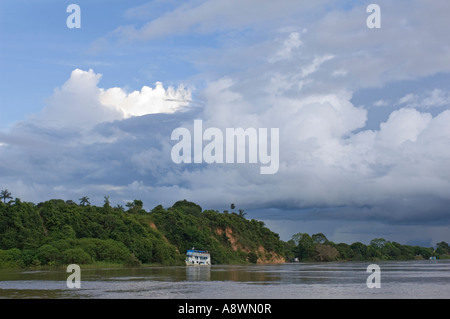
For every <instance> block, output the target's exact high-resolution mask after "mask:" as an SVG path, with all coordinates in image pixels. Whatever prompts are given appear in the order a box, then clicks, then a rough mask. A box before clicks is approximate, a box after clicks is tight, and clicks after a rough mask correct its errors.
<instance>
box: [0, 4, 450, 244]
mask: <svg viewBox="0 0 450 319" xmlns="http://www.w3.org/2000/svg"><path fill="white" fill-rule="evenodd" d="M372 3H375V4H377V5H378V8H379V12H378V13H379V15H378V16H373V14H374V13H375V12H374V11H371V10H369V11H368V10H367V8H368V6H369V5H370V4H372ZM70 4H76V5H78V7H79V9H80V11H79V15H75V14H77V13H78V12H75V11H72V10H69V11H68V10H67V8H68V6H69V5H70ZM448 12H450V2H449V1H446V0H434V1H426V0H408V1H406V0H398V1H381V0H380V1H377V2H373V1H345V0H344V1H342V0H341V1H333V0H317V1H302V0H279V1H268V0H267V1H266V0H243V1H230V0H183V1H180V0H154V1H143V0H131V1H119V0H108V1H106V0H95V1H92V0H89V1H87V0H86V1H84V0H73V1H61V0H41V1H31V0H17V1H6V0H1V1H0V189H8V190H9V191H10V192H11V193H12V195H13V197H14V198H16V197H17V198H20V199H21V200H24V201H30V202H34V203H39V202H41V201H45V200H49V199H54V198H58V199H64V200H74V201H78V200H79V198H81V197H82V196H88V197H89V198H90V201H91V203H92V204H94V205H102V204H103V201H104V196H109V200H110V202H111V203H112V204H113V205H123V206H124V205H125V204H126V203H127V202H129V201H132V200H133V199H140V200H142V201H143V202H144V208H145V209H147V210H151V209H152V208H153V207H155V206H157V205H160V204H161V205H163V206H164V207H170V206H172V205H173V203H175V202H176V201H178V200H183V199H187V200H190V201H193V202H195V203H197V204H199V205H201V206H202V208H203V209H214V210H218V211H221V212H222V211H223V210H230V204H231V203H234V204H235V205H236V209H243V210H244V211H245V212H246V213H247V215H246V217H247V218H249V219H250V218H254V219H257V220H262V221H263V222H264V223H265V224H266V226H267V227H269V228H270V229H271V230H273V231H275V232H276V233H278V234H279V235H280V237H281V239H283V240H289V239H290V238H291V236H292V235H293V234H295V233H299V232H302V233H309V234H314V233H319V232H322V233H323V234H325V235H326V236H327V238H328V239H329V240H332V241H334V242H346V243H353V242H356V241H360V242H363V243H366V244H368V243H369V242H370V240H371V239H374V238H380V237H381V238H385V239H386V240H389V241H397V242H399V243H402V244H412V245H421V246H426V247H430V246H434V245H435V244H436V243H438V242H440V241H446V242H450V165H449V164H450V22H449V20H448ZM78 18H79V19H78ZM373 19H376V20H373ZM68 20H69V21H68ZM75 21H78V22H79V23H80V28H70V27H69V26H70V24H71V22H75ZM371 21H378V22H379V23H380V25H379V27H375V28H372V27H369V26H371V24H370V22H371ZM194 120H201V123H202V128H203V130H202V131H200V135H199V136H200V140H201V138H202V135H201V134H202V132H203V131H205V132H206V131H207V129H208V128H212V129H213V130H214V132H216V134H215V135H214V145H215V146H217V148H216V149H215V150H216V151H217V150H218V149H219V148H218V146H219V145H220V144H219V142H218V141H219V140H217V139H218V132H219V133H220V132H222V133H223V136H222V137H223V138H224V139H225V138H226V133H225V132H226V130H227V129H237V128H243V129H248V128H254V129H255V130H256V132H258V133H259V142H260V143H259V144H258V150H260V149H261V145H262V144H261V143H262V142H261V141H264V139H263V138H262V137H263V136H262V135H261V129H267V130H268V131H269V132H271V129H278V130H279V135H278V138H276V136H274V135H271V137H267V138H268V139H266V140H265V141H266V142H269V141H270V142H271V143H275V144H269V145H271V146H270V147H269V149H270V150H271V151H272V153H273V154H275V153H274V151H275V148H274V146H276V148H277V149H278V150H279V158H278V170H277V171H276V172H275V173H274V174H261V172H260V167H261V166H262V158H261V157H259V158H258V160H259V162H257V163H252V162H251V161H250V159H249V158H248V159H246V160H244V163H238V162H234V163H230V162H225V161H224V163H219V162H212V163H210V162H205V161H203V162H201V163H194V161H192V162H191V163H186V162H183V163H176V162H175V161H174V160H173V157H172V151H173V148H174V146H175V145H176V144H177V142H179V141H181V137H180V139H179V140H177V139H174V138H173V136H172V133H173V132H174V130H176V129H177V128H185V129H187V130H188V131H189V132H191V133H192V136H191V137H192V145H193V147H194V144H195V141H194V140H195V139H196V138H197V140H198V136H197V137H195V132H196V131H195V129H194V127H193V125H194ZM209 132H213V131H212V130H209ZM203 139H204V141H203V142H200V143H203V144H202V145H201V146H202V147H205V146H206V145H207V144H208V143H210V142H211V144H208V145H213V142H212V141H213V139H212V136H211V139H210V140H207V139H205V136H203ZM183 141H187V137H186V140H184V138H183ZM189 141H191V140H189ZM216 142H217V143H216ZM224 143H225V141H224ZM252 145H253V144H252ZM255 145H256V144H255ZM244 146H245V145H244ZM246 147H247V151H249V149H250V147H251V142H250V140H249V142H248V144H247V145H246ZM186 149H187V148H186ZM244 149H245V148H244ZM200 151H201V149H200ZM225 151H227V149H226V148H224V152H225ZM192 152H193V154H194V153H195V152H196V151H195V149H192ZM179 154H181V153H179ZM183 154H184V153H183ZM211 154H212V153H211ZM215 154H217V153H215ZM258 154H260V153H258ZM267 154H268V153H267ZM273 154H272V155H273Z"/></svg>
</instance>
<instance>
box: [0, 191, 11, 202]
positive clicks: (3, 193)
mask: <svg viewBox="0 0 450 319" xmlns="http://www.w3.org/2000/svg"><path fill="white" fill-rule="evenodd" d="M0 197H1V198H2V199H3V202H4V203H6V200H7V199H12V197H11V193H10V192H8V190H7V189H5V190H3V191H1V192H0Z"/></svg>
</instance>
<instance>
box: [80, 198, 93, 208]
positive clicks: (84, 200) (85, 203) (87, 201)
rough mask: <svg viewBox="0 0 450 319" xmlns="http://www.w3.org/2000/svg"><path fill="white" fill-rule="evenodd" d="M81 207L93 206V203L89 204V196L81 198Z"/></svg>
mask: <svg viewBox="0 0 450 319" xmlns="http://www.w3.org/2000/svg"><path fill="white" fill-rule="evenodd" d="M80 205H81V206H86V205H87V206H89V205H91V203H90V202H89V197H87V196H83V197H81V198H80Z"/></svg>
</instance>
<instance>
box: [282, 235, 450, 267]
mask: <svg viewBox="0 0 450 319" xmlns="http://www.w3.org/2000/svg"><path fill="white" fill-rule="evenodd" d="M286 251H288V252H289V253H290V259H291V260H298V261H340V260H343V261H365V260H368V261H376V260H412V259H429V258H430V257H436V258H438V259H440V258H450V247H449V245H448V243H446V242H440V243H438V244H437V248H436V249H434V248H433V247H428V248H427V247H420V246H410V245H402V244H399V243H397V242H391V241H387V240H386V239H384V238H375V239H372V240H371V241H370V244H369V245H365V244H363V243H360V242H355V243H353V244H351V245H349V244H345V243H339V244H336V243H334V242H332V241H329V240H328V239H327V238H326V236H325V235H324V234H322V233H318V234H314V235H312V236H310V235H309V234H305V233H298V234H295V235H294V236H292V239H291V240H289V241H288V242H287V243H286Z"/></svg>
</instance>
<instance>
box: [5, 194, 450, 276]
mask: <svg viewBox="0 0 450 319" xmlns="http://www.w3.org/2000/svg"><path fill="white" fill-rule="evenodd" d="M10 195H11V194H10V193H9V192H7V191H6V190H5V191H2V192H1V196H0V198H1V199H3V202H2V201H0V268H21V267H22V268H25V267H27V268H28V267H42V266H44V267H53V266H61V265H67V264H72V263H75V264H84V265H86V264H91V265H106V264H118V265H127V266H139V265H142V264H161V265H181V264H184V259H185V253H186V250H188V249H191V248H192V247H195V248H197V249H205V250H208V251H209V252H210V253H211V258H212V263H213V264H236V263H261V262H266V263H270V262H284V261H290V260H295V258H297V259H298V260H299V261H333V260H377V259H386V260H399V259H415V258H426V259H427V258H429V257H431V256H437V257H438V258H445V257H449V256H448V255H449V254H450V250H449V246H448V244H447V243H445V242H441V243H439V244H438V246H437V249H436V250H435V249H433V248H424V247H418V246H407V245H400V244H398V243H395V242H389V241H386V240H384V239H374V240H372V242H371V243H370V245H364V244H362V243H354V244H351V245H347V244H335V243H333V242H331V241H329V240H328V239H327V238H326V237H325V236H324V235H323V234H314V235H312V236H310V235H308V234H301V233H299V234H296V235H294V236H293V237H292V239H291V240H289V241H287V242H284V241H282V240H280V238H279V235H278V234H276V233H274V232H272V231H271V230H270V229H268V228H267V227H265V225H264V223H263V222H262V221H258V220H254V219H251V220H248V219H246V218H245V215H246V214H245V212H244V211H243V210H242V209H239V210H238V212H235V206H234V204H231V209H230V211H223V212H219V211H216V210H202V208H201V207H200V206H199V205H197V204H195V203H192V202H189V201H186V200H182V201H178V202H176V203H175V204H174V205H173V206H172V207H169V208H164V207H162V206H161V205H158V206H156V207H155V208H153V209H152V210H151V211H146V210H144V209H143V202H142V201H141V200H134V201H132V202H129V203H127V205H125V208H124V207H123V206H120V205H117V206H115V207H112V206H111V204H110V202H109V198H108V197H107V196H105V201H104V205H103V206H93V205H91V204H90V203H89V198H88V197H87V196H85V197H82V198H80V199H79V202H78V203H75V202H74V201H71V200H68V201H64V200H60V199H54V200H49V201H45V202H41V203H38V204H34V203H31V202H22V201H21V200H20V199H18V198H16V199H14V200H13V199H12V198H11V196H10Z"/></svg>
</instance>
